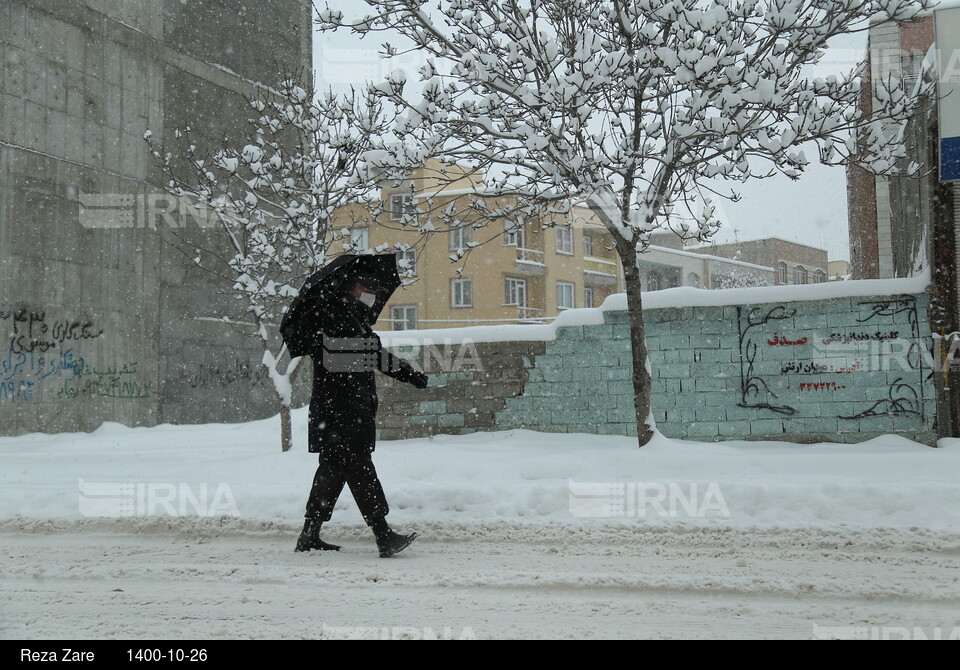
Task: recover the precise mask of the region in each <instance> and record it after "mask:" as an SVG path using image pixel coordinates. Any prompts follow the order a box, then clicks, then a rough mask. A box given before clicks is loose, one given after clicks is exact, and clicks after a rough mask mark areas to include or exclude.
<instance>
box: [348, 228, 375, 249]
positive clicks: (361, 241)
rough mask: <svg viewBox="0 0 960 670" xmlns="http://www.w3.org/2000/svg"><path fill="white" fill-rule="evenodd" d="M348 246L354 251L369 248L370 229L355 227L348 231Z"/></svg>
mask: <svg viewBox="0 0 960 670" xmlns="http://www.w3.org/2000/svg"><path fill="white" fill-rule="evenodd" d="M350 246H352V247H353V248H354V250H356V251H366V250H367V249H369V248H370V231H369V230H367V229H366V228H357V229H355V230H351V231H350Z"/></svg>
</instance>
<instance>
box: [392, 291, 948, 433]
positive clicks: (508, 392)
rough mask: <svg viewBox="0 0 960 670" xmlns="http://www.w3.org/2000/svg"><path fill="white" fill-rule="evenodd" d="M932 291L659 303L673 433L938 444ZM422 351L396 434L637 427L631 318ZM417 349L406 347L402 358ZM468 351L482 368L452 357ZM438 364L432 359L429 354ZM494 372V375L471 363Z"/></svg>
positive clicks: (659, 381)
mask: <svg viewBox="0 0 960 670" xmlns="http://www.w3.org/2000/svg"><path fill="white" fill-rule="evenodd" d="M928 310H929V298H928V297H927V296H926V295H924V294H920V295H901V296H894V297H890V296H876V297H862V298H836V299H832V300H822V301H808V302H787V303H769V304H762V305H734V306H727V307H684V308H668V309H650V310H647V311H646V312H645V316H646V324H647V346H648V348H649V350H650V362H651V365H652V369H653V403H652V404H653V411H654V417H655V419H656V421H657V425H658V428H659V430H660V431H661V432H662V433H664V434H665V435H667V436H669V437H675V438H685V439H693V440H704V441H714V440H725V439H749V440H759V439H779V440H787V441H794V442H818V441H831V442H860V441H863V440H867V439H870V438H873V437H876V436H878V435H882V434H888V433H895V434H899V435H903V436H905V437H908V438H910V439H914V440H917V441H920V442H924V443H927V444H934V443H935V440H936V435H935V418H936V401H935V397H936V393H935V387H934V383H933V381H932V376H931V367H930V366H931V362H930V360H929V356H928V355H927V352H928V351H929V349H930V347H929V342H930V341H931V340H930V329H929V326H928V325H927V324H928V318H927V317H928ZM463 346H464V347H473V348H472V349H470V350H469V352H468V353H467V354H466V355H464V354H463V351H462V348H463V347H461V351H460V352H447V353H446V357H447V358H446V360H447V365H446V366H445V367H444V369H446V370H450V369H456V370H457V371H456V372H446V373H444V372H436V370H438V369H439V368H440V367H441V366H439V365H438V360H439V358H440V356H439V355H438V354H437V353H436V352H432V353H431V352H427V350H425V349H420V350H417V351H415V352H409V351H408V352H406V353H407V354H408V355H409V354H411V353H412V354H413V356H412V357H414V358H420V359H421V360H422V361H423V362H424V363H426V365H425V367H426V369H427V371H428V372H431V373H432V374H431V376H432V377H433V385H432V387H431V388H430V389H428V390H426V391H424V392H420V393H425V394H426V395H421V394H420V393H411V392H410V391H409V389H408V388H406V387H402V386H399V385H396V384H392V383H391V384H387V385H386V386H385V388H384V389H383V391H382V393H381V410H380V422H381V426H382V431H381V437H382V438H383V439H399V438H404V437H422V436H425V435H430V434H435V433H453V434H462V433H470V432H476V431H492V430H509V429H518V428H525V429H530V430H538V431H544V432H576V433H594V434H614V435H635V434H636V425H635V423H634V410H633V389H632V381H631V365H632V358H631V353H630V341H629V326H628V324H627V314H626V313H625V312H606V313H605V314H604V323H603V324H602V325H590V326H569V327H560V328H558V329H557V336H556V339H555V340H552V341H548V342H503V343H489V344H476V345H463ZM401 353H403V352H401ZM457 356H460V357H461V358H462V359H463V360H469V361H470V365H466V366H464V365H461V366H457V365H450V363H451V362H453V363H455V358H456V357H457ZM428 359H429V360H428ZM469 368H482V369H469Z"/></svg>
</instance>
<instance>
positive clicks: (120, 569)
mask: <svg viewBox="0 0 960 670" xmlns="http://www.w3.org/2000/svg"><path fill="white" fill-rule="evenodd" d="M305 430H306V415H305V412H304V411H303V410H299V411H297V412H296V413H295V438H296V443H297V445H298V446H297V447H296V448H295V450H294V451H292V452H290V453H287V454H282V453H280V451H279V439H278V436H277V422H276V421H275V420H270V421H261V422H254V423H248V424H242V425H207V426H160V427H157V428H150V429H130V428H125V427H122V426H118V425H105V426H104V427H102V428H101V429H100V430H98V431H95V432H94V433H91V434H61V435H39V434H35V435H27V436H22V437H16V438H0V458H2V461H3V466H4V467H3V468H2V470H0V537H2V542H3V552H2V554H0V584H2V587H0V588H2V590H3V594H2V601H3V604H2V605H0V631H2V634H3V635H4V636H5V637H16V638H47V637H52V638H100V637H122V638H131V637H171V638H186V639H189V638H211V637H222V638H235V637H341V636H377V637H384V636H387V637H431V636H438V637H453V638H458V637H477V638H487V637H791V638H811V637H832V636H841V637H843V636H864V635H866V636H868V637H869V636H873V637H904V636H912V637H918V636H927V637H936V636H938V635H939V636H943V637H949V636H950V635H960V487H958V480H960V477H958V475H960V441H957V440H945V441H943V442H942V443H941V448H940V449H933V448H930V447H925V446H921V445H918V444H914V443H912V442H909V441H906V440H903V439H901V438H895V437H888V438H883V439H880V440H874V441H872V442H868V443H865V444H860V445H808V446H802V445H789V444H783V443H749V442H728V443H724V444H705V443H695V442H681V441H675V440H667V439H665V438H658V439H657V440H656V441H655V442H654V443H653V444H651V445H649V446H647V447H645V448H644V449H637V447H636V443H635V442H634V441H633V440H630V439H626V438H616V437H598V436H593V435H544V434H538V433H531V432H524V431H517V432H508V433H487V434H478V435H471V436H462V437H437V438H433V439H424V440H407V441H402V442H384V443H381V444H380V445H379V446H378V449H377V454H376V458H375V461H376V463H377V467H378V471H379V473H380V476H381V478H382V479H383V482H384V485H385V488H386V490H387V495H388V499H389V500H390V502H391V505H392V508H393V511H392V513H391V516H390V520H391V521H392V523H393V524H394V525H395V527H397V528H398V529H399V530H402V531H408V530H417V531H419V532H420V533H421V538H420V539H418V540H417V542H416V543H415V544H414V545H413V546H412V547H411V548H410V549H408V550H407V551H406V552H404V553H403V554H401V555H399V556H397V557H394V558H393V559H390V560H381V559H379V558H377V556H376V553H375V550H374V545H373V540H372V537H371V536H370V534H369V532H368V531H367V530H366V528H365V527H363V525H362V522H361V519H360V516H359V514H358V512H357V510H356V507H355V506H354V504H353V501H352V500H351V498H350V495H349V493H348V492H345V493H344V496H343V497H342V498H341V501H340V503H339V505H338V510H337V512H336V514H335V516H334V519H333V521H332V522H330V523H329V524H327V525H326V526H325V529H324V530H325V532H324V538H325V539H327V540H328V541H333V542H337V543H340V544H343V551H341V552H339V553H333V554H331V553H324V554H320V553H317V552H310V553H309V554H296V553H294V552H293V545H294V542H295V539H296V534H297V532H298V530H299V526H300V520H301V519H300V517H301V514H302V509H303V505H304V502H305V498H306V494H307V491H308V489H309V486H310V482H311V480H312V477H313V471H314V468H315V457H314V456H313V455H311V454H309V453H307V452H306V447H305ZM81 482H82V484H81ZM120 485H123V486H120ZM171 512H172V513H173V514H171ZM204 512H206V514H204ZM95 514H107V515H110V514H112V515H114V518H110V517H109V516H108V517H96V516H93V515H95ZM118 514H127V515H131V514H132V516H123V517H117V516H116V515H118Z"/></svg>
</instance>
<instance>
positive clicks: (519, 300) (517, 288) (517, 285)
mask: <svg viewBox="0 0 960 670" xmlns="http://www.w3.org/2000/svg"><path fill="white" fill-rule="evenodd" d="M506 289H507V291H506V298H505V304H507V305H518V306H520V307H526V306H527V280H525V279H513V278H512V277H508V278H507V282H506Z"/></svg>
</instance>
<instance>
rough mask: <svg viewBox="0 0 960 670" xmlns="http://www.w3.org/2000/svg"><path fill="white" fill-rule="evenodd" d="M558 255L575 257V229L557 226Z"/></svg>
mask: <svg viewBox="0 0 960 670" xmlns="http://www.w3.org/2000/svg"><path fill="white" fill-rule="evenodd" d="M557 253H558V254H570V255H573V228H571V227H570V226H557Z"/></svg>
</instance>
